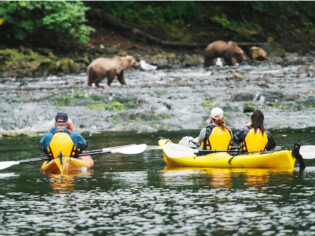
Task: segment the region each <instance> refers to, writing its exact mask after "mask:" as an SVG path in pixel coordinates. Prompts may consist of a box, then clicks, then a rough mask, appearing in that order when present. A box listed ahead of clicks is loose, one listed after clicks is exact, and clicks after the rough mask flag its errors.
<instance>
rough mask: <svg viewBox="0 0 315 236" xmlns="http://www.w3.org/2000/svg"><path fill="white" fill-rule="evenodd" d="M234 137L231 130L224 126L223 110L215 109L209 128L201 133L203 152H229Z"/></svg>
mask: <svg viewBox="0 0 315 236" xmlns="http://www.w3.org/2000/svg"><path fill="white" fill-rule="evenodd" d="M232 137H233V135H232V131H231V129H230V128H229V127H227V126H225V124H224V116H223V110H222V109H221V108H219V107H215V108H213V109H212V110H211V113H210V120H208V125H207V127H206V128H203V129H202V130H201V131H200V134H199V137H198V141H199V144H200V147H201V148H202V149H203V150H229V149H230V148H231V143H232Z"/></svg>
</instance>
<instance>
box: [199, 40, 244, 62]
mask: <svg viewBox="0 0 315 236" xmlns="http://www.w3.org/2000/svg"><path fill="white" fill-rule="evenodd" d="M217 57H222V58H223V59H224V61H225V62H226V63H227V64H228V65H233V62H232V59H233V57H234V58H235V59H236V60H237V62H238V63H240V62H242V61H243V57H244V51H243V50H242V49H241V48H239V47H238V46H237V43H235V42H232V41H229V42H224V41H221V40H218V41H215V42H213V43H210V44H209V45H208V46H207V47H206V49H205V58H204V59H205V60H204V66H205V67H208V66H210V65H211V64H212V61H213V59H215V58H217Z"/></svg>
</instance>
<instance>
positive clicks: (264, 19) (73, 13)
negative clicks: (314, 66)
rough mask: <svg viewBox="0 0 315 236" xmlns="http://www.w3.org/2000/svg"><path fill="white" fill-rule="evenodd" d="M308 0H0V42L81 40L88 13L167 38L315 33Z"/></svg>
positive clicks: (91, 22) (90, 22)
mask: <svg viewBox="0 0 315 236" xmlns="http://www.w3.org/2000/svg"><path fill="white" fill-rule="evenodd" d="M314 6H315V3H314V2H292V1H290V2H275V1H263V2H262V1H242V2H200V1H198V2H197V1H185V2H178V1H171V2H164V1H162V2H142V1H122V2H116V1H97V2H94V1H15V2H14V1H13V2H11V1H1V2H0V33H1V44H9V43H10V42H14V43H16V42H29V43H31V44H32V43H33V44H36V43H39V42H41V43H42V44H45V45H54V44H61V43H62V42H64V41H65V40H67V41H69V40H71V41H73V42H80V43H87V42H88V41H89V36H90V35H91V33H92V32H93V31H95V29H96V28H97V27H106V26H104V25H101V24H99V22H97V21H96V20H95V19H94V15H93V14H94V11H95V10H98V11H102V12H106V13H110V14H112V15H114V16H116V17H118V18H120V19H122V20H123V21H124V22H126V23H129V24H133V25H136V26H137V27H139V28H141V29H143V30H145V31H146V32H150V33H152V34H154V35H157V36H160V37H163V38H165V39H170V40H181V41H206V40H209V38H215V37H218V36H220V37H221V38H222V39H224V38H225V37H226V38H230V39H233V40H253V41H255V40H267V39H268V38H270V37H273V38H275V37H284V38H288V37H293V38H294V37H297V35H302V36H303V37H305V36H308V38H311V39H312V38H313V39H314V36H315V27H314V22H315V15H314V12H315V7H314Z"/></svg>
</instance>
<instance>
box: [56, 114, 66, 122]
mask: <svg viewBox="0 0 315 236" xmlns="http://www.w3.org/2000/svg"><path fill="white" fill-rule="evenodd" d="M55 120H56V122H57V123H65V122H67V120H68V115H67V113H64V112H58V113H57V115H56V118H55Z"/></svg>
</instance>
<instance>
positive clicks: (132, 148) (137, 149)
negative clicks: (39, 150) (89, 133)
mask: <svg viewBox="0 0 315 236" xmlns="http://www.w3.org/2000/svg"><path fill="white" fill-rule="evenodd" d="M146 148H147V145H146V144H131V145H125V146H118V147H108V148H103V149H98V150H91V151H87V152H84V153H81V154H79V156H87V155H100V154H105V153H121V154H139V153H142V152H144V151H145V150H146ZM46 160H49V158H48V157H37V158H32V159H27V160H21V161H2V162H0V170H3V169H6V168H9V167H11V166H14V165H20V164H24V163H31V162H38V161H46Z"/></svg>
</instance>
